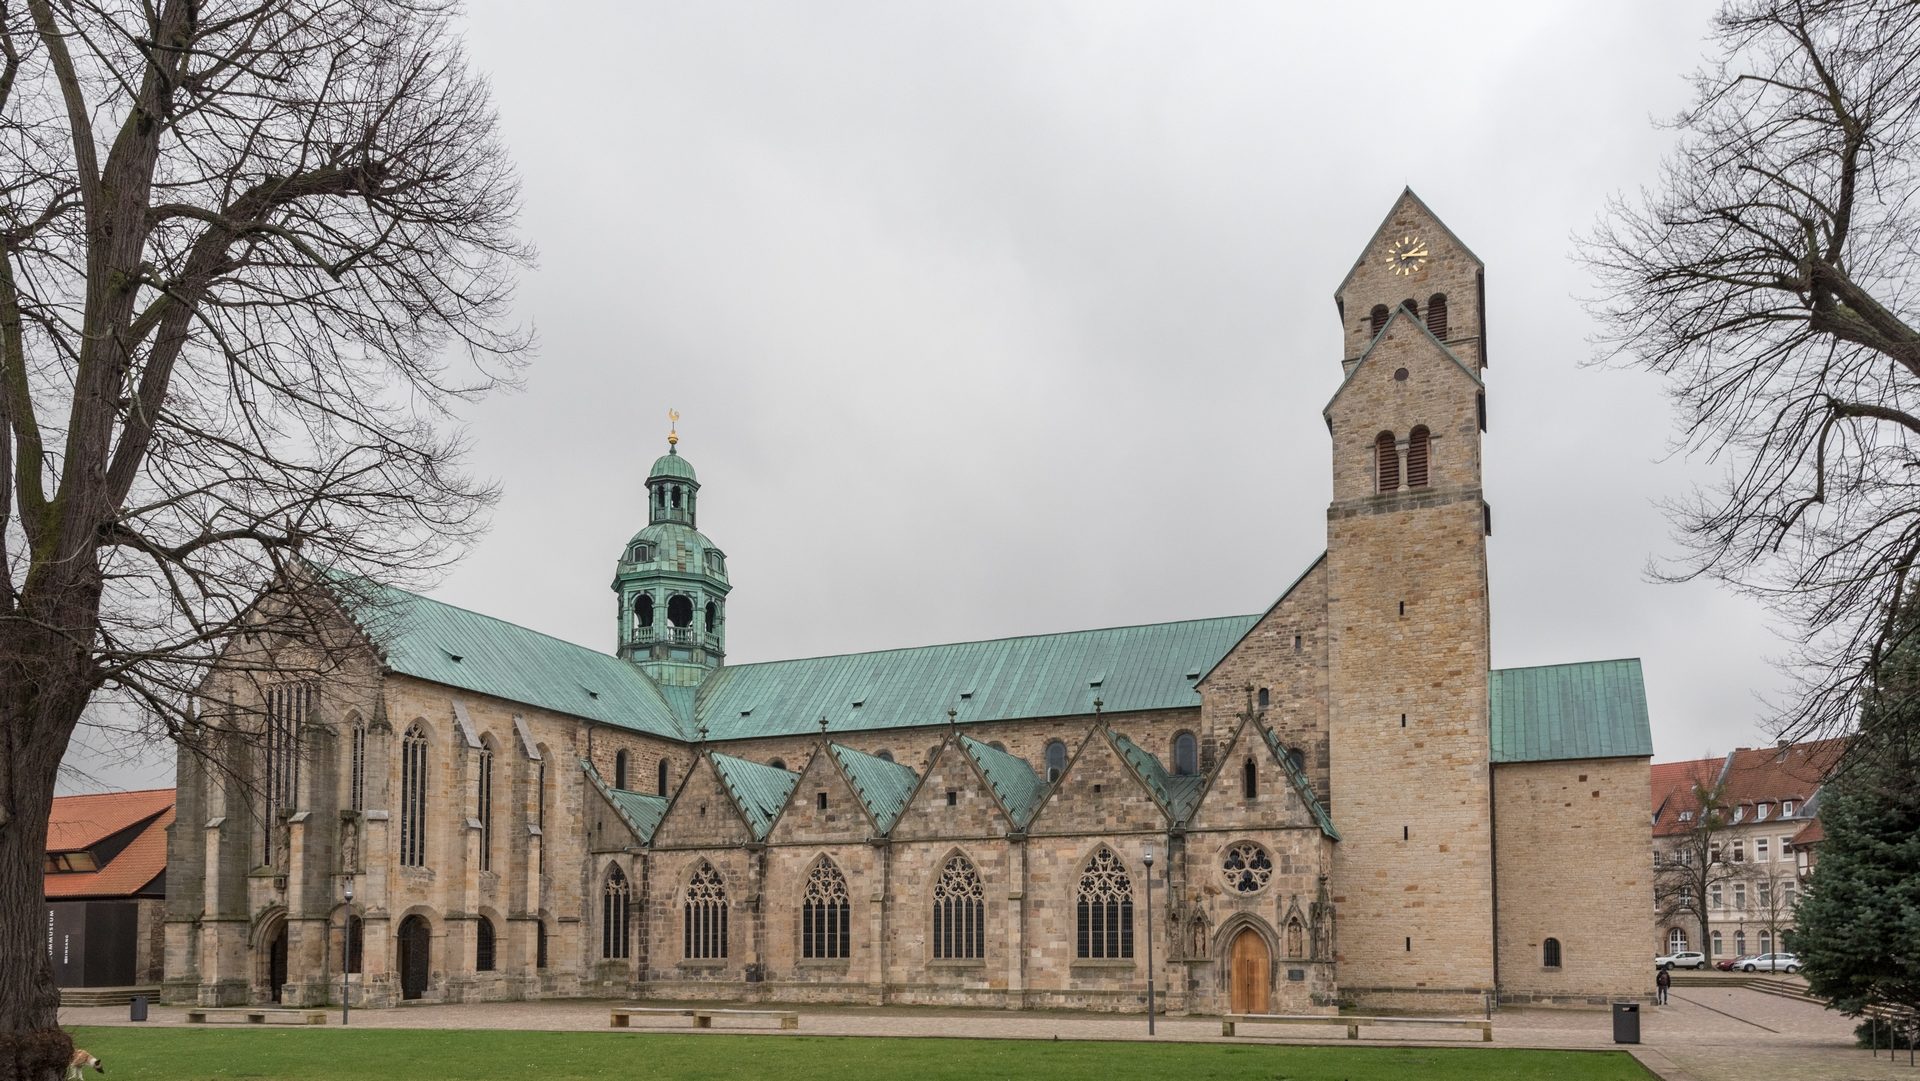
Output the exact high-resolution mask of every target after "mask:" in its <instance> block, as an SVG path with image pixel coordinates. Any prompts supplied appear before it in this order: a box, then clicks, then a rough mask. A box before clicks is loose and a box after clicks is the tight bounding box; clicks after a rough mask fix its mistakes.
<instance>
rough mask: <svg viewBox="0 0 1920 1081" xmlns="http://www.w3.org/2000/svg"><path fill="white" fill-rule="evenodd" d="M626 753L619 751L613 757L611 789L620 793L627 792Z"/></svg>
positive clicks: (627, 760)
mask: <svg viewBox="0 0 1920 1081" xmlns="http://www.w3.org/2000/svg"><path fill="white" fill-rule="evenodd" d="M628 762H629V759H628V758H627V752H625V751H621V752H619V753H617V754H615V755H614V756H613V787H615V788H617V789H619V790H620V791H622V792H625V791H626V790H627V765H628Z"/></svg>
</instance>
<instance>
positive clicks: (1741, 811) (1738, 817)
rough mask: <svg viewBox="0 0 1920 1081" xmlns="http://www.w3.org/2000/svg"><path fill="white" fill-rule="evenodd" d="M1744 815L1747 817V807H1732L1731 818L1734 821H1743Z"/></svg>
mask: <svg viewBox="0 0 1920 1081" xmlns="http://www.w3.org/2000/svg"><path fill="white" fill-rule="evenodd" d="M1746 817H1747V809H1746V808H1745V807H1735V808H1734V809H1733V820H1734V821H1735V822H1740V821H1743V820H1745V819H1746Z"/></svg>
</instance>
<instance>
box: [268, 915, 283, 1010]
mask: <svg viewBox="0 0 1920 1081" xmlns="http://www.w3.org/2000/svg"><path fill="white" fill-rule="evenodd" d="M286 982H287V925H286V924H284V923H283V924H281V925H280V929H279V930H277V931H275V932H274V933H273V938H272V939H271V940H270V941H269V942H268V943H267V995H268V997H269V998H271V999H272V1000H273V1001H275V1002H279V1001H280V993H281V988H282V987H284V986H286Z"/></svg>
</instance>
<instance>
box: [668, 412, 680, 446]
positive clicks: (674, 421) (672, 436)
mask: <svg viewBox="0 0 1920 1081" xmlns="http://www.w3.org/2000/svg"><path fill="white" fill-rule="evenodd" d="M679 428H680V414H679V413H676V412H675V411H673V410H671V409H669V410H667V446H669V447H671V446H673V445H674V444H675V443H678V442H680V431H679Z"/></svg>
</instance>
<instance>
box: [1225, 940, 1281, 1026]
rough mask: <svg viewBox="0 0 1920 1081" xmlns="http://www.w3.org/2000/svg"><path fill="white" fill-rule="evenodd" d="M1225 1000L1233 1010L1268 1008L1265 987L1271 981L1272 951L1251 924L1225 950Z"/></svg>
mask: <svg viewBox="0 0 1920 1081" xmlns="http://www.w3.org/2000/svg"><path fill="white" fill-rule="evenodd" d="M1227 966H1228V968H1227V987H1228V1000H1229V1002H1230V1004H1231V1009H1232V1010H1233V1012H1234V1013H1268V1012H1270V1008H1269V1000H1268V997H1267V990H1268V988H1269V987H1271V986H1272V984H1273V953H1272V951H1271V950H1269V949H1268V948H1267V940H1266V938H1264V937H1263V936H1262V935H1261V934H1260V932H1258V931H1256V930H1254V929H1253V928H1251V927H1242V928H1240V932H1239V933H1238V934H1236V935H1234V936H1233V944H1232V946H1231V947H1229V949H1228V951H1227Z"/></svg>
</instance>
